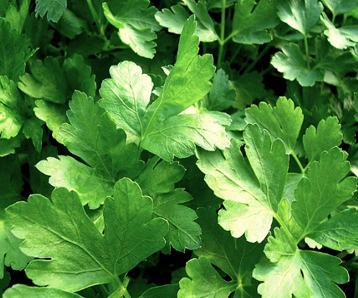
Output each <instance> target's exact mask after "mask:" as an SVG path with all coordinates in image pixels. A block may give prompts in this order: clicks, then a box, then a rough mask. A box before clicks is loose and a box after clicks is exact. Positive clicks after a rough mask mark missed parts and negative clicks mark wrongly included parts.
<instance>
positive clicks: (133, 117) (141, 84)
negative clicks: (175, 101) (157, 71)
mask: <svg viewBox="0 0 358 298" xmlns="http://www.w3.org/2000/svg"><path fill="white" fill-rule="evenodd" d="M109 73H110V75H111V77H112V79H106V80H104V81H103V82H102V86H101V89H100V91H99V92H100V95H101V96H102V98H103V99H101V100H100V101H99V105H100V106H101V107H102V108H104V109H105V110H106V111H107V112H108V113H109V114H110V115H111V116H112V117H113V119H114V120H115V121H116V123H117V125H118V126H119V127H121V128H123V129H124V130H125V131H128V132H130V133H131V134H134V135H136V136H137V137H139V138H140V137H141V136H142V134H143V133H144V132H143V129H144V127H143V124H142V121H143V116H144V113H145V111H146V109H147V105H148V104H149V101H150V96H151V94H152V88H153V83H152V79H151V78H150V77H149V76H148V75H146V74H142V69H141V68H140V67H139V66H137V65H136V64H135V63H133V62H129V61H124V62H122V63H119V64H118V65H116V66H112V67H111V68H110V69H109Z"/></svg>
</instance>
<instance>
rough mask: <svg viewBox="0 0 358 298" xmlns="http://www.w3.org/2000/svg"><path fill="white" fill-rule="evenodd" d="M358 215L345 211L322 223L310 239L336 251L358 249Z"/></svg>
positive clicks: (351, 211) (350, 210)
mask: <svg viewBox="0 0 358 298" xmlns="http://www.w3.org/2000/svg"><path fill="white" fill-rule="evenodd" d="M357 223H358V213H357V212H355V211H354V210H353V209H348V210H344V211H342V212H340V213H338V214H336V215H334V216H333V217H331V218H330V219H329V220H327V221H324V222H322V223H321V224H320V225H318V226H317V227H316V228H315V229H314V231H313V232H312V233H311V234H309V236H308V237H309V238H311V239H313V240H315V241H316V242H318V243H320V244H322V245H324V246H326V247H329V248H331V249H334V250H350V249H356V248H357V247H358V232H357V231H358V227H357V225H358V224H357Z"/></svg>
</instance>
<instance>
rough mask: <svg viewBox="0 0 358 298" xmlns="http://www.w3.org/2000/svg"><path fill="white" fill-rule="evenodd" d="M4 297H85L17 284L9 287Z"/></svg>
mask: <svg viewBox="0 0 358 298" xmlns="http://www.w3.org/2000/svg"><path fill="white" fill-rule="evenodd" d="M3 297H4V298H33V297H36V298H83V297H82V296H80V295H78V294H75V293H69V292H65V291H61V290H58V289H51V288H39V287H29V286H25V285H20V284H16V285H14V286H12V287H11V288H9V289H7V291H6V292H5V293H4V296H3Z"/></svg>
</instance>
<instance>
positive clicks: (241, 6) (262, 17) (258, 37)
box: [230, 0, 278, 44]
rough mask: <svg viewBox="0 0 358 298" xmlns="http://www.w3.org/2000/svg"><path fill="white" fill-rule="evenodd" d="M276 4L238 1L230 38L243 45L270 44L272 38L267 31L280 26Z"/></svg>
mask: <svg viewBox="0 0 358 298" xmlns="http://www.w3.org/2000/svg"><path fill="white" fill-rule="evenodd" d="M276 10H277V9H276V3H275V1H271V0H261V1H260V2H258V3H257V4H256V2H255V1H254V0H245V1H238V2H237V3H236V5H235V14H234V18H233V29H232V33H231V34H230V36H233V41H234V42H237V43H242V44H263V43H267V42H270V41H271V40H272V36H271V35H270V34H269V33H268V32H267V29H272V28H274V27H275V26H276V25H277V24H278V20H277V18H276Z"/></svg>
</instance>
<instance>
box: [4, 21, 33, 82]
mask: <svg viewBox="0 0 358 298" xmlns="http://www.w3.org/2000/svg"><path fill="white" fill-rule="evenodd" d="M0 40H2V42H1V44H0V76H3V75H5V76H7V77H8V78H9V79H10V80H13V81H14V82H18V81H19V77H20V76H21V75H22V74H23V73H24V71H25V66H26V62H27V60H29V58H30V57H31V56H32V55H33V54H34V51H31V49H30V47H29V46H30V41H29V40H28V38H27V37H26V35H21V34H20V33H19V32H18V31H16V30H15V29H11V26H10V23H8V22H6V21H5V20H4V19H2V18H0Z"/></svg>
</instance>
